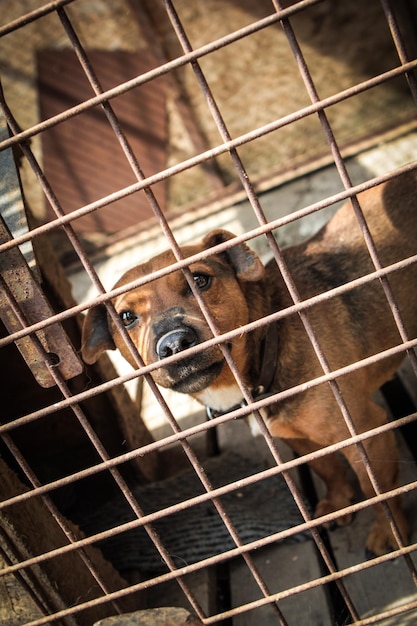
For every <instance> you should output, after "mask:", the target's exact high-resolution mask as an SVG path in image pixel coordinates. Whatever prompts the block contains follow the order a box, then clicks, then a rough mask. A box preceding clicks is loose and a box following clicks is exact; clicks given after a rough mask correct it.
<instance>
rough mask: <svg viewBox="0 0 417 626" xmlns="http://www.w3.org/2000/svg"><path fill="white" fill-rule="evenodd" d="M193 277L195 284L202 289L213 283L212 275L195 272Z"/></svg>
mask: <svg viewBox="0 0 417 626" xmlns="http://www.w3.org/2000/svg"><path fill="white" fill-rule="evenodd" d="M193 278H194V282H195V284H196V285H197V287H198V288H199V289H200V290H201V291H204V290H205V289H208V288H209V287H210V285H211V276H208V275H207V274H193Z"/></svg>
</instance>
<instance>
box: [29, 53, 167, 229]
mask: <svg viewBox="0 0 417 626" xmlns="http://www.w3.org/2000/svg"><path fill="white" fill-rule="evenodd" d="M88 55H89V58H90V61H91V64H92V66H93V68H94V70H95V72H96V74H97V76H98V78H99V80H100V82H101V85H102V87H103V89H110V88H112V87H115V86H116V85H117V84H119V83H121V82H124V81H126V80H129V79H131V78H133V77H135V76H137V75H140V74H142V73H144V72H145V71H147V70H149V69H151V68H152V67H154V66H155V65H156V64H157V63H156V61H155V59H154V56H153V54H152V53H151V52H150V51H149V50H141V51H140V52H138V53H130V52H126V51H120V50H117V51H104V50H89V51H88ZM38 77H39V99H40V110H41V116H42V119H47V118H49V117H51V116H53V115H55V114H57V113H60V112H62V111H64V110H65V109H67V108H69V107H71V106H74V105H77V104H79V103H80V102H82V101H83V100H85V99H87V98H90V97H92V96H93V95H94V93H93V89H92V87H91V85H90V84H89V82H88V79H87V77H86V75H85V74H84V72H83V70H82V68H81V66H80V64H79V62H78V60H77V58H76V56H75V53H74V52H73V51H72V50H42V51H40V52H39V53H38ZM111 105H112V107H113V109H114V111H115V113H116V115H117V117H118V119H119V122H120V124H121V128H122V130H123V132H124V133H125V134H126V136H127V138H128V140H129V143H130V145H131V147H132V149H133V151H134V153H135V155H136V157H137V159H138V161H139V163H140V166H141V168H142V170H143V171H144V173H145V175H147V176H148V175H151V174H154V173H156V172H157V171H159V170H161V169H163V168H164V166H165V163H166V144H167V139H166V138H167V122H166V108H165V93H164V83H163V79H158V80H156V81H152V82H150V83H147V84H145V85H142V86H140V87H139V88H136V89H134V90H132V91H130V92H128V93H126V94H123V95H122V96H119V97H117V98H115V99H113V100H112V101H111ZM42 147H43V162H44V171H45V174H46V176H47V178H48V180H49V182H50V183H51V185H52V187H53V189H54V191H55V193H56V195H57V197H58V199H59V201H60V202H61V203H62V206H63V209H64V210H65V212H67V213H68V212H70V211H73V210H74V209H77V208H79V207H80V206H83V205H84V204H87V203H89V202H93V201H94V200H98V199H99V198H102V197H103V196H105V195H107V194H109V193H112V192H114V191H117V190H119V189H121V188H123V187H124V186H126V185H130V184H132V183H134V182H136V177H135V174H134V173H133V171H132V169H131V167H130V165H129V163H128V161H127V159H126V157H125V155H124V153H123V150H122V148H121V146H120V144H119V142H118V140H117V138H116V136H115V134H114V132H113V130H112V128H111V126H110V124H109V122H108V120H107V118H106V116H105V114H104V112H103V110H102V109H101V108H99V107H96V108H94V109H92V110H90V111H87V112H84V113H82V114H80V115H77V116H76V117H74V118H72V119H70V120H67V121H65V122H64V123H61V124H59V125H57V126H56V127H54V128H51V129H49V130H47V131H46V132H44V133H43V134H42ZM153 190H154V193H155V194H156V197H157V199H158V201H159V203H160V205H161V207H162V208H164V206H165V185H164V183H160V184H158V185H156V186H155V187H154V188H153ZM152 214H153V213H152V210H151V208H150V206H149V204H148V202H147V200H146V198H145V195H144V193H143V192H140V193H137V194H134V195H133V196H129V197H127V198H124V199H122V200H119V201H118V202H115V203H113V204H111V205H109V206H107V207H104V208H103V209H100V210H99V211H96V212H95V213H92V214H90V215H86V216H84V217H82V218H81V219H79V220H77V221H75V222H73V224H74V227H75V228H76V230H78V231H79V232H88V233H92V232H100V233H115V232H117V231H120V230H123V229H125V228H127V227H130V226H134V225H136V224H138V223H140V222H141V221H142V220H143V219H146V218H149V217H150V216H151V215H152ZM51 215H52V213H51Z"/></svg>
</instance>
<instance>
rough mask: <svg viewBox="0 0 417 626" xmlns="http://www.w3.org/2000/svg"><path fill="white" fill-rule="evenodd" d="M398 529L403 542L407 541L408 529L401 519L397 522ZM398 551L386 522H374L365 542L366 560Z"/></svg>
mask: <svg viewBox="0 0 417 626" xmlns="http://www.w3.org/2000/svg"><path fill="white" fill-rule="evenodd" d="M397 524H398V529H399V531H400V534H401V536H402V538H403V540H404V542H406V541H407V535H408V527H407V524H406V522H405V520H403V519H401V521H400V522H398V521H397ZM397 549H398V544H397V542H396V540H395V538H394V536H393V534H392V532H391V528H390V526H389V525H388V522H386V523H385V522H384V523H381V521H379V520H376V521H375V522H374V523H373V524H372V526H371V530H370V531H369V535H368V538H367V540H366V545H365V551H366V556H367V558H372V557H375V556H382V555H383V554H386V553H387V552H392V551H393V550H397Z"/></svg>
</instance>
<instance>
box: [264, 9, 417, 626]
mask: <svg viewBox="0 0 417 626" xmlns="http://www.w3.org/2000/svg"><path fill="white" fill-rule="evenodd" d="M272 2H273V4H274V6H275V7H276V10H277V12H278V11H280V10H281V8H282V7H281V0H272ZM282 26H283V29H284V32H285V34H286V36H287V39H288V41H289V44H290V46H291V49H292V51H293V55H294V58H295V60H296V62H297V64H298V68H299V71H300V74H301V76H302V78H303V81H304V84H305V87H306V89H307V92H308V94H309V96H310V98H311V100H312V102H313V103H314V102H319V101H320V98H319V95H318V92H317V90H316V87H315V85H314V82H313V79H312V76H311V73H310V71H309V69H308V66H307V63H306V61H305V59H304V56H303V54H302V51H301V48H300V46H299V44H298V41H297V39H296V37H295V33H294V30H293V28H292V26H291V23H290V21H289V19H284V20H282ZM318 117H319V120H320V123H321V126H322V129H323V132H324V135H325V137H326V140H327V143H328V145H329V148H330V149H331V152H332V155H333V159H334V162H335V165H336V168H337V171H338V173H339V176H340V178H341V180H342V183H343V186H344V187H345V189H349V188H351V187H352V181H351V178H350V176H349V173H348V170H347V168H346V165H345V163H344V160H343V158H342V154H341V151H340V148H339V146H338V144H337V142H336V139H335V137H334V134H333V130H332V128H331V125H330V123H329V121H328V118H327V115H326V112H325V111H324V110H321V111H319V112H318ZM351 203H352V207H353V210H354V212H355V215H356V218H357V221H358V223H359V226H360V228H361V231H362V235H363V237H364V240H365V243H366V246H367V248H368V252H369V255H370V258H371V260H372V263H373V265H374V267H375V268H376V269H381V268H382V264H381V262H380V259H379V256H378V253H377V250H376V246H375V242H374V240H373V237H372V235H371V232H370V230H369V227H368V225H367V223H366V220H365V217H364V215H363V212H362V209H361V206H360V203H359V200H358V199H357V197H356V196H352V198H351ZM275 249H276V253H277V255H278V254H279V251H278V247H277V246H275ZM277 255H276V259H277V263H278V266H279V267H280V269H281V273H282V274H283V278H284V281H285V282H286V285H287V288H288V289H289V291H290V294H291V297H292V298H293V300H294V302H299V301H300V296H299V294H298V290H297V288H296V286H295V283H294V282H293V280H292V277H291V275H290V273H289V271H288V268H287V267H285V264H284V261H283V259H282V257H281V256H279V257H278V256H277ZM380 280H381V285H382V287H383V290H384V293H385V297H386V299H387V301H388V304H389V305H390V308H391V311H392V314H393V317H394V320H395V322H396V325H397V328H398V331H399V333H400V336H401V339H402V340H403V341H404V342H407V341H408V336H407V332H406V330H405V326H404V324H403V321H402V318H401V315H400V312H399V309H398V306H397V303H396V301H395V299H394V296H393V293H392V289H391V287H390V284H389V282H388V280H387V278H386V277H381V279H380ZM300 317H301V320H302V322H303V324H304V327H305V329H306V331H307V334H308V336H309V338H310V341H311V343H312V345H313V347H314V351H315V353H316V356H317V358H318V359H319V362H320V364H321V367H322V369H323V371H324V373H329V372H330V366H329V363H328V361H327V358H326V356H325V355H324V352H323V351H322V349H321V346H320V340H319V339H318V338H317V336H316V334H315V333H314V331H313V328H312V326H311V325H310V322H309V319H308V314H307V315H306V314H304V313H303V312H302V313H300ZM408 356H409V358H410V362H411V364H412V365H413V367H414V371H415V373H416V375H417V356H416V354H415V353H414V351H413V350H410V351H409V352H408ZM330 386H331V389H332V391H333V395H334V397H335V399H336V401H337V403H338V405H339V408H340V411H341V413H342V415H343V418H344V420H345V423H346V426H347V428H348V430H349V433H350V435H356V434H357V429H356V427H355V424H354V422H353V419H352V416H351V414H350V411H349V409H348V407H347V404H346V402H345V400H344V398H343V395H342V393H341V390H340V387H339V385H338V383H337V380H334V381H331V382H330ZM357 449H358V452H359V455H360V457H361V460H362V463H363V464H364V467H365V469H366V472H367V474H368V478H369V480H370V482H371V484H372V487H373V489H374V491H375V493H376V494H380V493H381V487H380V485H379V482H378V480H377V477H376V474H375V472H374V470H373V467H372V463H371V460H370V458H369V455H368V453H367V451H366V449H365V447H364V446H363V445H362V443H358V444H357ZM383 508H384V513H385V515H386V517H387V519H388V521H389V524H390V527H391V532H392V533H393V536H394V538H395V541H396V543H397V545H398V546H399V547H400V548H401V547H403V544H404V542H403V539H402V537H401V534H400V532H399V529H398V526H397V523H396V521H395V519H394V517H393V515H392V513H391V510H390V508H389V506H387V505H386V504H385V505H384V506H383ZM406 562H407V565H408V568H409V570H410V574H411V576H412V578H413V581H414V583H415V585H416V586H417V569H416V567H415V565H414V563H413V561H412V560H411V558H406ZM352 616H354V615H353V614H352ZM354 617H356V618H357V616H354Z"/></svg>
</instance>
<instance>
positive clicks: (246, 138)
mask: <svg viewBox="0 0 417 626" xmlns="http://www.w3.org/2000/svg"><path fill="white" fill-rule="evenodd" d="M320 1H321V0H320ZM415 68H417V60H413V61H410V62H409V63H406V64H404V65H402V66H399V67H397V68H394V69H392V70H388V71H387V72H384V73H382V74H380V75H379V76H376V77H374V78H370V79H368V80H366V81H363V82H362V83H358V84H356V85H354V86H353V87H350V88H348V89H345V90H343V91H339V92H338V93H337V94H335V95H333V96H329V97H327V98H324V99H322V100H320V101H319V102H318V103H316V104H311V105H308V106H306V107H304V108H302V109H299V110H298V111H296V112H294V113H291V114H289V115H286V116H283V117H281V118H279V119H278V120H275V121H274V122H270V123H269V124H265V125H264V126H261V127H259V128H258V129H256V130H254V131H250V132H247V133H244V134H243V135H240V136H239V137H236V138H235V139H232V140H230V141H228V142H225V143H223V144H221V145H219V146H217V147H215V148H211V149H210V150H206V151H205V152H202V153H200V154H199V155H197V156H194V157H192V158H189V159H185V160H183V161H181V162H180V163H178V164H176V165H173V166H171V167H168V168H166V169H164V170H162V171H161V172H158V173H157V174H154V175H152V176H148V177H147V178H146V179H145V180H143V181H141V182H138V183H134V184H132V185H128V186H127V187H124V188H123V189H121V190H120V191H117V192H114V193H112V194H108V195H107V196H105V197H104V198H102V199H100V200H97V201H95V202H91V203H89V204H87V205H85V206H84V207H82V208H80V209H76V210H74V211H72V212H71V213H70V214H68V215H65V216H63V217H62V218H59V219H57V220H52V221H50V222H48V223H47V224H43V225H42V226H38V227H36V228H33V229H32V231H31V235H30V236H29V235H21V236H20V237H18V238H16V239H15V241H14V242H12V243H11V244H9V245H7V244H4V247H3V246H0V252H1V251H2V250H3V249H5V250H6V249H8V248H9V247H13V246H15V245H20V244H22V243H24V242H25V241H29V240H31V239H33V238H34V237H36V236H38V235H40V234H42V233H46V232H49V231H51V230H53V229H55V228H57V227H59V226H62V225H64V224H67V223H69V222H71V221H72V220H74V219H77V218H78V217H82V216H83V215H87V214H88V213H90V212H92V211H95V210H97V209H100V208H102V207H104V206H107V205H108V204H111V203H112V202H115V201H116V200H120V199H122V198H124V197H126V196H128V195H131V194H133V193H136V192H137V191H141V190H143V189H144V188H145V187H150V186H151V185H153V184H155V183H158V182H161V181H163V180H166V179H167V178H169V177H171V176H174V175H175V174H179V173H181V172H183V171H185V170H187V169H190V168H191V167H194V166H195V165H199V164H201V163H203V162H204V161H207V160H209V159H212V158H214V157H217V156H220V155H221V154H225V153H227V152H229V151H230V150H232V149H233V148H237V147H239V146H240V145H243V144H245V143H248V142H250V141H253V140H255V139H258V138H260V137H262V136H264V135H266V134H268V133H271V132H273V131H275V130H278V129H279V128H283V127H284V126H287V125H289V124H291V123H292V122H295V121H298V120H300V119H303V118H304V117H307V116H308V115H313V114H315V113H317V112H318V111H320V110H323V109H325V108H327V107H330V106H332V105H334V104H337V103H338V102H342V101H343V100H346V99H347V98H350V97H354V96H356V95H358V94H360V93H362V92H363V91H366V90H368V89H372V88H373V87H375V86H377V85H380V84H381V83H384V82H386V81H388V80H391V79H392V78H396V77H397V76H401V75H404V74H405V73H406V72H410V71H412V70H413V69H415ZM109 93H110V92H105V94H109ZM122 93H124V92H122ZM105 94H103V98H102V100H103V101H104V100H105V98H104V95H105ZM114 95H119V94H114ZM3 99H4V98H3ZM78 112H81V111H78ZM61 121H63V120H61ZM39 132H40V131H39ZM19 139H20V140H22V139H24V137H22V133H15V134H14V137H13V138H11V139H10V140H9V141H7V142H2V143H0V150H2V149H5V148H7V147H9V146H10V145H14V144H15V143H18V142H19V141H18V140H19ZM22 145H24V144H22ZM345 197H346V196H345Z"/></svg>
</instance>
